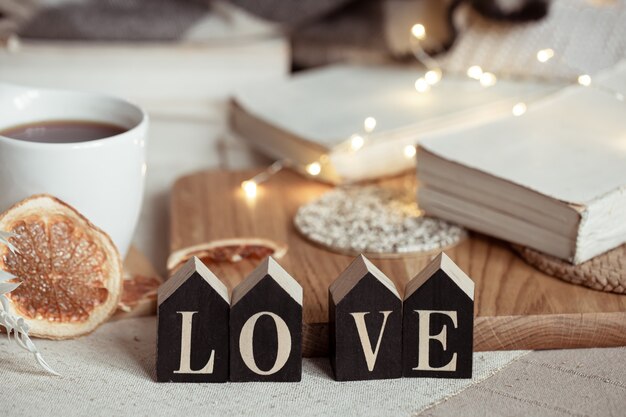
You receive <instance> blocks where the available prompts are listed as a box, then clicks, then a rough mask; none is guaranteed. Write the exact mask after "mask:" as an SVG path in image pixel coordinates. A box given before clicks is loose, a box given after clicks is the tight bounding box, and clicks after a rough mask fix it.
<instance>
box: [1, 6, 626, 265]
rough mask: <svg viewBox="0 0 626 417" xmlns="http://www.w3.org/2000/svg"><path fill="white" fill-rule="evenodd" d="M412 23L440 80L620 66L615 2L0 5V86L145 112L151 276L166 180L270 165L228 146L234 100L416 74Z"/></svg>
mask: <svg viewBox="0 0 626 417" xmlns="http://www.w3.org/2000/svg"><path fill="white" fill-rule="evenodd" d="M418 22H419V23H420V24H421V25H423V27H424V29H425V31H426V33H428V36H427V37H425V38H424V39H421V43H420V45H421V47H423V52H425V53H426V54H427V58H429V59H430V58H432V59H435V60H436V65H437V67H438V68H440V69H441V70H442V71H443V72H445V73H446V74H455V73H457V74H460V75H464V74H465V73H466V71H467V69H468V68H469V67H471V66H476V65H478V66H481V67H482V68H486V69H489V71H491V72H492V73H494V74H497V76H498V79H504V78H511V79H516V80H519V79H521V80H524V79H527V78H532V79H535V80H536V79H546V80H552V81H553V80H560V79H570V78H572V77H574V79H575V77H578V76H579V75H580V74H595V73H596V72H598V71H600V70H602V69H604V68H608V67H611V66H613V65H614V64H616V63H617V62H618V61H619V60H620V59H621V58H622V57H624V56H626V7H625V2H623V1H619V0H554V1H547V0H263V1H258V0H230V1H209V0H0V80H1V81H3V82H12V83H18V84H24V85H32V86H43V87H58V88H70V89H79V90H89V91H99V92H105V93H108V94H114V95H118V96H122V97H126V98H128V99H130V100H132V101H134V102H136V103H138V104H140V105H142V106H143V107H145V108H146V109H147V110H148V112H149V114H150V117H151V133H150V147H149V151H148V162H149V175H148V182H147V190H146V201H145V204H144V206H143V207H144V209H143V213H142V216H141V222H140V224H139V230H138V233H137V238H136V245H137V246H139V248H140V249H142V250H143V251H144V252H146V254H148V255H149V257H150V258H151V259H152V260H153V262H154V263H155V264H156V265H157V266H158V267H159V269H161V270H162V269H163V268H164V259H165V258H166V257H167V244H165V242H166V241H167V231H166V229H167V227H166V225H167V221H168V220H167V219H168V218H167V205H168V193H169V189H170V187H171V185H172V183H173V182H174V180H175V178H176V177H178V176H180V175H182V174H184V173H187V172H190V171H194V170H199V169H205V168H211V167H220V168H229V169H238V168H242V167H250V166H259V167H261V166H267V164H269V163H270V162H271V161H272V160H271V159H269V158H267V157H265V156H263V155H261V154H259V153H257V152H255V151H252V150H251V149H250V148H249V147H248V146H246V145H245V144H244V143H241V142H240V141H238V140H236V139H234V137H233V135H232V133H231V130H230V129H229V126H228V106H227V103H228V101H229V99H230V97H231V96H232V95H233V94H234V92H236V91H238V90H240V89H242V88H245V87H246V86H247V85H253V84H263V83H266V82H270V81H275V80H280V79H283V78H287V77H289V76H290V75H291V74H293V73H302V72H304V71H306V70H310V69H319V68H321V67H325V66H328V65H331V64H336V63H350V64H356V65H363V66H373V65H381V64H392V65H397V66H402V67H409V68H413V67H414V68H415V69H416V74H417V72H418V71H422V68H423V63H424V59H423V56H422V57H421V58H422V59H421V60H420V59H417V58H420V56H417V57H416V50H415V47H414V46H415V45H414V44H413V42H412V41H413V40H414V37H415V36H414V35H415V34H412V33H411V30H412V28H413V27H414V25H415V24H416V23H418ZM540 50H546V51H552V53H554V59H551V60H550V62H549V63H548V64H546V63H545V62H543V61H542V60H541V59H539V57H538V56H537V51H540ZM417 55H419V54H417ZM551 57H552V55H550V58H551ZM420 61H421V62H420ZM416 77H417V75H416ZM411 88H412V86H411V85H408V86H407V89H411ZM155 242H161V243H160V244H159V243H155Z"/></svg>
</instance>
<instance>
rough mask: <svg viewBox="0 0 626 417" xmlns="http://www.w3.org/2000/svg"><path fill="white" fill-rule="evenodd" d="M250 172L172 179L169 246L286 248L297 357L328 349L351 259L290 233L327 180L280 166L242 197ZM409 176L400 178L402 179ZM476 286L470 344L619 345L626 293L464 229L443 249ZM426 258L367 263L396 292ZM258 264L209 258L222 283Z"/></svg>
mask: <svg viewBox="0 0 626 417" xmlns="http://www.w3.org/2000/svg"><path fill="white" fill-rule="evenodd" d="M256 173H257V171H250V170H249V171H206V172H199V173H196V174H193V175H190V176H187V177H184V178H181V179H179V180H178V181H177V182H176V184H175V185H174V187H173V190H172V201H171V213H170V214H171V217H170V221H171V223H170V239H171V241H170V249H171V250H172V251H176V250H179V249H183V248H185V247H188V246H191V245H195V244H201V243H205V242H210V241H216V240H217V241H219V240H221V239H228V238H241V237H244V238H245V237H262V238H267V239H270V240H273V241H276V242H279V243H285V244H287V246H288V250H287V253H286V255H285V256H284V257H283V258H281V259H279V260H278V261H279V263H280V264H281V265H282V266H283V267H284V268H285V269H286V270H288V271H289V272H290V273H291V274H292V275H293V277H294V278H295V279H296V280H297V281H298V282H299V283H300V284H301V285H302V287H303V288H304V303H303V320H304V323H303V335H302V336H303V355H304V356H321V355H326V354H327V346H328V341H327V340H328V339H327V337H328V325H327V320H328V286H329V285H330V283H331V282H332V281H333V280H334V279H335V278H336V277H337V276H338V275H339V274H340V273H341V271H343V270H344V269H345V268H346V267H347V266H348V265H349V264H350V262H351V261H352V259H353V257H351V256H347V255H341V254H337V253H333V252H331V251H328V250H326V249H323V248H321V247H318V246H316V245H314V244H311V243H309V242H308V241H307V240H306V239H305V238H303V237H302V236H300V235H299V234H298V233H297V231H296V230H295V228H294V226H293V223H292V220H293V216H294V215H295V213H296V210H297V209H298V207H299V206H300V205H302V204H304V203H306V202H308V201H311V200H312V199H314V198H316V197H319V196H320V195H321V194H322V193H324V192H325V191H328V190H330V186H328V185H324V184H321V183H317V182H313V181H309V180H306V179H304V178H303V177H301V176H299V175H297V174H295V173H292V172H289V171H285V172H281V173H279V174H277V175H276V176H274V177H273V178H272V179H270V181H269V182H267V183H265V184H262V185H260V186H259V189H258V195H257V198H256V199H254V200H247V199H246V197H245V195H244V194H243V191H242V190H241V187H240V184H241V181H243V180H245V179H248V178H250V177H252V176H253V175H254V174H256ZM406 181H412V179H411V178H410V177H409V178H408V179H407V178H404V179H402V182H406ZM446 253H447V254H448V256H450V258H451V259H452V260H453V261H454V262H455V263H456V264H457V265H458V266H459V267H460V268H461V269H462V270H463V271H465V272H466V273H467V275H469V276H470V277H471V278H472V279H473V280H474V282H475V285H476V288H475V322H474V326H475V327H474V350H477V351H480V350H511V349H552V348H574V347H594V346H595V347H597V346H621V345H626V296H622V295H618V294H609V293H603V292H599V291H594V290H592V289H588V288H584V287H581V286H577V285H572V284H569V283H566V282H563V281H561V280H559V279H556V278H553V277H550V276H548V275H546V274H544V273H542V272H540V271H538V270H536V269H534V268H533V267H532V266H530V265H528V264H526V263H525V262H524V261H523V260H522V259H521V258H519V257H518V256H517V255H516V254H515V253H514V252H513V251H511V249H510V248H509V246H508V245H507V244H506V243H503V242H500V241H497V240H495V239H491V238H488V237H484V236H481V235H471V236H470V238H468V239H466V240H465V241H463V242H461V243H460V244H459V245H457V246H456V247H453V248H450V249H449V250H446ZM432 255H433V254H421V255H407V256H405V257H403V258H400V259H376V258H372V257H371V256H369V258H370V260H371V261H372V262H373V263H374V264H375V265H376V266H377V267H378V268H380V269H381V270H382V272H384V273H385V274H386V275H387V276H388V277H389V278H390V279H391V280H392V281H394V283H395V284H396V286H397V288H398V290H399V291H400V294H401V295H402V294H403V292H404V286H405V284H406V283H407V282H408V281H409V280H410V279H411V278H412V277H414V276H415V275H416V274H417V273H418V272H419V271H420V270H421V269H422V268H423V267H424V266H426V264H428V262H429V260H430V259H431V257H432ZM258 262H259V261H258V260H250V259H247V260H243V261H241V262H238V263H215V264H209V265H208V266H209V267H210V268H211V270H212V271H213V272H214V273H215V274H216V275H217V276H218V277H219V278H220V279H221V280H222V281H223V282H224V283H225V284H226V286H227V287H229V289H232V288H233V287H234V286H236V285H237V284H238V283H239V282H240V281H241V280H243V279H244V278H245V277H246V276H247V275H248V274H249V273H250V272H251V271H252V270H253V269H254V267H255V266H256V265H257V264H258Z"/></svg>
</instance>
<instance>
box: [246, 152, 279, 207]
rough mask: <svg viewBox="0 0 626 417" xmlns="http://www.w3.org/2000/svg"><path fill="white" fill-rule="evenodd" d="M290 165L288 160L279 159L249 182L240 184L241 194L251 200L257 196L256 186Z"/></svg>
mask: <svg viewBox="0 0 626 417" xmlns="http://www.w3.org/2000/svg"><path fill="white" fill-rule="evenodd" d="M289 165H291V163H290V162H289V160H287V159H281V160H279V161H276V162H274V163H273V164H272V165H270V166H269V167H267V169H266V170H265V171H262V172H260V173H259V174H257V175H255V176H254V177H252V178H251V179H249V180H245V181H243V182H242V183H241V188H242V189H243V192H244V193H245V194H246V197H248V198H249V199H253V198H255V197H256V196H257V191H258V185H259V184H261V183H263V182H265V181H267V180H268V179H269V178H270V177H271V176H273V175H274V174H276V173H277V172H278V171H280V170H282V169H283V168H285V167H286V166H289Z"/></svg>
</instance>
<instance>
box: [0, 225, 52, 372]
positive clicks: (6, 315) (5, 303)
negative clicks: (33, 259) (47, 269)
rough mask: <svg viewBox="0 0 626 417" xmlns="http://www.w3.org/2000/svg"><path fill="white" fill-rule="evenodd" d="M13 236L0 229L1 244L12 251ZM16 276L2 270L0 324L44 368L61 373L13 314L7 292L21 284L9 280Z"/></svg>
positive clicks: (26, 326) (22, 320)
mask: <svg viewBox="0 0 626 417" xmlns="http://www.w3.org/2000/svg"><path fill="white" fill-rule="evenodd" d="M11 236H12V234H11V233H7V232H2V231H0V244H3V245H6V246H8V248H9V249H10V250H11V251H13V252H16V249H15V247H14V246H13V245H12V244H11V242H9V238H10V237H11ZM15 278H16V277H15V276H14V275H12V274H10V273H8V272H6V271H2V270H0V326H2V327H4V329H5V330H6V332H7V337H8V338H9V340H11V333H12V332H13V340H15V342H16V343H17V344H18V346H20V347H21V348H22V349H25V350H27V351H28V352H30V353H32V354H33V355H34V356H35V359H36V360H37V363H39V365H40V366H41V367H42V368H43V369H45V370H46V371H47V372H49V373H51V374H53V375H59V374H58V373H57V372H55V371H54V370H53V369H52V368H51V367H50V365H48V363H47V362H46V361H45V360H44V359H43V357H42V356H41V353H40V352H39V350H38V349H37V347H36V346H35V344H34V343H33V342H32V340H30V337H29V336H28V324H26V322H25V321H24V319H23V318H22V317H19V316H17V315H14V314H11V305H10V303H9V299H8V298H7V297H6V294H8V293H10V292H11V291H13V290H14V289H16V288H17V287H19V286H20V284H21V283H19V282H8V281H10V280H12V279H15Z"/></svg>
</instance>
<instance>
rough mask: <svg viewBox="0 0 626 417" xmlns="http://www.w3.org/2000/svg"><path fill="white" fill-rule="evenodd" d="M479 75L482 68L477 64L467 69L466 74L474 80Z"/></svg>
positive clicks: (481, 73)
mask: <svg viewBox="0 0 626 417" xmlns="http://www.w3.org/2000/svg"><path fill="white" fill-rule="evenodd" d="M481 75H483V69H482V68H481V67H480V66H478V65H472V66H471V67H469V68H468V69H467V76H468V77H470V78H473V79H474V80H480V77H481Z"/></svg>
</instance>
